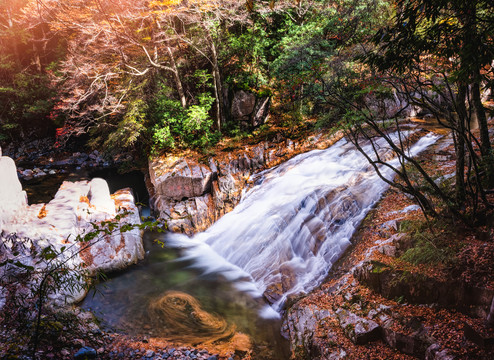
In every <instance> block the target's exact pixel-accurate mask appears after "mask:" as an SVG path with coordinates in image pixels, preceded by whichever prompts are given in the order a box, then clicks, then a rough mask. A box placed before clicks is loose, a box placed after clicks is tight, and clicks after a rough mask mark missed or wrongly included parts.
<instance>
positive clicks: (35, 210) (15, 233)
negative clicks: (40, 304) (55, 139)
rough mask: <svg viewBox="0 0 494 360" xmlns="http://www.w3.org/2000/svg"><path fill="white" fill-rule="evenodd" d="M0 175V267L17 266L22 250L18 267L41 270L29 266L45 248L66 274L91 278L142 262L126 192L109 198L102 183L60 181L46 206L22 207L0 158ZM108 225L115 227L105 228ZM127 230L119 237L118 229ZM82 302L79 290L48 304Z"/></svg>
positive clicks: (136, 220)
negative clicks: (8, 263)
mask: <svg viewBox="0 0 494 360" xmlns="http://www.w3.org/2000/svg"><path fill="white" fill-rule="evenodd" d="M0 171H2V172H1V173H2V176H1V177H0V220H1V229H0V230H2V232H1V233H0V242H1V245H2V249H3V250H4V251H3V252H2V253H1V254H0V262H2V261H6V260H8V259H11V260H14V261H17V258H18V253H19V251H18V250H17V249H20V248H22V249H23V256H22V262H23V263H24V265H27V266H34V264H36V266H37V267H38V268H39V269H42V267H43V263H39V262H37V260H35V257H36V256H37V255H36V253H39V252H40V251H43V249H46V248H48V247H50V248H51V249H53V250H54V251H55V253H57V254H59V255H57V258H58V260H59V261H62V262H63V263H64V266H66V267H67V268H73V269H77V268H83V269H85V270H87V271H88V272H89V274H93V275H94V274H96V273H97V272H100V271H113V270H119V269H123V268H125V267H126V266H128V265H130V264H133V263H136V262H137V261H138V260H140V259H143V258H144V248H143V244H142V237H141V230H140V229H139V228H138V227H137V225H139V224H140V217H139V212H138V209H137V207H136V205H135V203H134V198H133V195H132V191H131V190H130V189H124V190H120V191H117V192H116V193H115V194H113V195H110V192H109V190H108V184H107V183H106V181H105V180H103V179H93V180H92V181H76V182H70V181H65V182H63V183H62V185H61V186H60V189H59V190H58V192H57V193H56V195H55V196H54V198H53V200H51V201H50V202H49V203H47V204H35V205H31V206H28V205H27V198H26V195H25V192H24V191H22V187H21V184H20V183H19V180H18V179H17V175H16V167H15V164H14V162H13V160H12V159H10V158H7V157H2V158H0ZM117 214H119V215H120V216H119V217H118V218H117V217H116V215H117ZM109 223H111V224H115V225H116V226H113V225H110V226H108V224H109ZM127 224H132V225H133V226H126V228H127V231H120V227H119V225H127ZM96 228H100V229H101V230H100V231H99V232H98V233H96V234H95V236H92V235H91V236H87V235H88V234H90V233H91V232H93V231H94V230H95V229H96ZM26 239H30V240H29V244H31V245H29V246H27V247H26V246H24V245H23V244H26ZM5 271H10V270H9V269H7V268H6V267H3V268H0V276H2V273H3V272H5ZM4 275H5V274H4ZM9 276H12V274H10V275H9ZM14 276H15V274H14ZM81 285H83V284H81ZM84 296H85V290H84V287H83V286H81V287H77V286H76V287H74V288H72V289H61V291H60V292H59V293H57V294H53V297H52V298H53V300H54V301H60V302H64V301H69V302H70V301H74V302H76V301H80V300H82V298H83V297H84ZM0 298H1V294H0Z"/></svg>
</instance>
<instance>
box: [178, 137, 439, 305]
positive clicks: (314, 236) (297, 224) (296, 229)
mask: <svg viewBox="0 0 494 360" xmlns="http://www.w3.org/2000/svg"><path fill="white" fill-rule="evenodd" d="M436 140H437V136H435V135H432V134H428V135H426V136H424V137H423V138H421V139H420V140H419V141H418V142H417V143H416V144H415V145H413V146H412V147H411V149H410V155H411V156H415V155H417V154H418V153H419V152H421V151H422V150H424V149H425V148H427V147H428V146H429V145H431V144H432V143H434V142H435V141H436ZM377 145H378V147H380V148H381V150H382V151H383V152H386V151H389V149H387V148H386V146H385V142H384V141H382V142H381V143H378V144H377ZM364 150H367V151H368V153H370V152H371V151H372V149H371V147H370V145H368V146H366V147H365V146H364ZM389 163H390V164H392V165H394V166H397V165H398V160H397V159H393V160H390V161H389ZM383 173H384V174H385V175H386V176H388V177H390V178H391V177H392V175H393V174H392V172H391V171H390V170H389V169H387V170H385V169H383ZM256 179H257V180H256V185H255V186H254V187H253V188H252V189H251V190H249V191H248V192H247V193H246V194H245V196H244V197H243V199H242V201H241V202H240V204H239V205H238V206H237V207H236V208H235V209H234V210H233V211H232V212H230V213H228V214H226V215H225V216H223V217H222V218H221V219H220V220H218V221H217V222H216V223H215V224H213V226H211V227H210V228H209V229H208V230H207V231H205V232H202V233H199V234H197V235H195V236H194V237H192V238H188V237H186V236H184V235H178V234H174V235H171V236H170V237H169V238H168V243H169V244H172V245H174V246H180V247H186V248H187V250H186V254H187V257H188V258H192V259H194V260H195V263H196V265H197V266H198V267H202V268H204V269H205V270H206V271H220V272H222V273H223V274H224V275H225V276H227V277H228V278H230V279H232V280H236V281H237V284H238V287H239V288H242V289H244V290H246V291H251V292H253V293H255V294H258V295H260V294H264V295H265V296H266V297H267V298H268V299H269V300H270V301H271V302H272V303H273V307H274V308H277V307H279V306H280V305H281V304H282V303H283V302H284V300H285V299H286V296H287V295H289V294H293V293H299V292H306V291H309V290H310V289H312V288H314V287H315V286H317V285H319V284H320V283H321V281H322V280H323V279H324V277H325V276H326V274H327V272H328V270H329V269H330V268H331V266H332V264H333V263H334V262H335V261H336V260H337V259H338V258H339V256H340V255H341V254H342V253H343V251H345V249H346V248H347V247H348V246H349V245H350V238H351V236H352V234H353V232H354V231H355V229H356V228H357V226H358V224H359V223H360V222H361V220H362V219H363V218H364V217H365V215H366V214H367V212H368V211H369V210H370V209H371V208H372V206H373V205H374V204H375V203H376V202H377V201H378V200H379V198H380V197H381V194H382V193H383V192H384V190H386V188H387V187H388V186H387V184H386V183H385V182H384V181H382V180H381V179H379V177H378V175H377V174H376V173H375V171H374V170H373V169H372V167H371V166H370V165H369V163H368V162H367V160H366V159H365V158H364V156H363V155H362V154H360V153H359V152H358V151H357V150H356V149H355V147H354V146H353V144H351V143H350V142H348V141H347V140H345V139H342V140H340V141H339V142H337V143H336V144H335V145H333V146H332V147H330V148H328V149H326V150H314V151H311V152H308V153H305V154H302V155H299V156H296V157H294V158H293V159H291V160H289V161H287V162H285V163H284V164H282V165H280V166H278V167H276V168H274V169H270V170H267V171H265V172H263V173H260V174H258V175H257V176H256Z"/></svg>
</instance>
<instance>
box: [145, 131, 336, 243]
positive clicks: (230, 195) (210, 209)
mask: <svg viewBox="0 0 494 360" xmlns="http://www.w3.org/2000/svg"><path fill="white" fill-rule="evenodd" d="M341 137H342V134H341V133H337V134H335V135H332V136H327V135H322V134H319V135H315V136H311V137H309V138H308V139H306V140H304V141H302V142H297V141H292V140H290V139H284V138H281V137H279V138H277V139H276V140H275V141H272V142H267V141H265V142H261V143H259V144H257V145H252V146H245V147H244V148H243V149H238V150H235V151H231V152H227V153H224V154H220V155H218V156H215V157H211V158H209V159H208V160H207V161H206V163H201V162H199V161H198V160H197V156H191V157H173V156H168V157H157V158H154V159H152V160H151V161H150V162H149V179H148V181H147V185H148V190H149V193H150V205H151V207H152V209H153V210H154V211H155V212H156V213H157V214H158V216H159V217H160V218H161V219H163V220H165V221H166V222H167V223H168V227H169V229H170V230H172V231H174V232H183V233H187V234H192V233H194V232H197V231H203V230H205V229H207V228H208V227H209V226H210V225H211V224H212V223H213V222H215V221H216V220H217V219H218V218H220V217H221V216H222V215H224V214H225V213H227V212H229V211H231V210H232V209H233V208H234V207H235V205H237V204H238V202H239V201H240V199H241V195H242V191H243V190H244V189H246V188H247V187H248V186H249V184H252V183H253V182H255V179H254V177H253V176H252V175H254V174H256V173H257V172H259V171H261V170H263V169H266V168H271V167H273V166H276V165H278V164H280V163H281V162H283V161H286V160H287V159H289V158H290V157H292V156H294V155H297V154H299V153H302V152H306V151H308V150H312V149H317V148H319V149H322V148H327V147H328V146H330V145H331V144H333V143H334V142H336V141H337V140H339V139H340V138H341Z"/></svg>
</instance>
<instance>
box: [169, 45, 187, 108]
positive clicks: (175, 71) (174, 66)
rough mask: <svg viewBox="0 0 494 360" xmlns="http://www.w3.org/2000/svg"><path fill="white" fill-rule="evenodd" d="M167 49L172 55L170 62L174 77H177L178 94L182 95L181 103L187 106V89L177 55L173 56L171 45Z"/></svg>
mask: <svg viewBox="0 0 494 360" xmlns="http://www.w3.org/2000/svg"><path fill="white" fill-rule="evenodd" d="M166 51H167V52H168V55H169V56H170V62H171V65H172V69H173V77H174V78H175V85H176V86H177V91H178V96H179V97H180V104H182V107H183V108H185V107H186V106H187V99H186V97H185V91H184V88H183V86H182V80H181V79H180V73H179V72H178V67H177V63H176V61H175V56H173V51H172V49H171V48H170V47H169V46H167V47H166Z"/></svg>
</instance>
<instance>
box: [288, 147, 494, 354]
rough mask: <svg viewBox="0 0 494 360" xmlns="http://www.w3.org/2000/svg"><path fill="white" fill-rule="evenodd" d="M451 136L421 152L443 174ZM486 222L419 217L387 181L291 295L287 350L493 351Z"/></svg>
mask: <svg viewBox="0 0 494 360" xmlns="http://www.w3.org/2000/svg"><path fill="white" fill-rule="evenodd" d="M452 146H453V143H452V140H451V139H449V140H448V139H447V138H446V139H444V140H443V141H442V142H440V143H439V144H436V146H434V147H432V148H431V149H429V150H428V151H426V152H425V153H424V154H422V155H421V157H420V159H421V160H422V161H423V162H424V163H427V167H428V168H429V169H431V170H435V171H436V173H445V174H449V173H451V172H452V171H454V166H453V162H452V160H453V157H452V155H451V154H452V153H453V148H452ZM447 179H448V177H445V178H443V179H442V180H440V181H443V182H444V181H448V180H447ZM491 201H492V200H491ZM492 229H493V219H487V221H486V222H485V225H484V226H481V227H477V228H473V229H472V228H465V227H463V226H461V225H458V224H454V223H452V222H448V221H444V220H443V221H439V222H438V221H434V222H432V223H427V222H426V221H425V219H424V218H423V214H422V213H421V212H420V211H419V209H418V208H417V207H416V206H414V205H413V203H412V202H411V201H410V199H408V198H407V197H406V196H405V195H403V194H401V193H399V192H397V191H395V190H388V192H387V193H386V194H385V195H384V196H383V198H382V200H381V201H380V203H379V204H378V206H377V207H376V208H375V209H374V210H373V211H372V212H371V213H370V214H369V215H368V216H367V218H366V219H365V220H364V222H363V223H362V225H361V227H360V229H359V231H358V232H357V234H356V235H355V236H354V238H353V239H352V242H353V244H354V245H353V247H352V248H351V250H349V251H348V252H347V253H346V254H345V255H344V256H343V257H342V258H341V259H340V260H339V261H338V262H337V263H336V264H335V266H333V268H332V270H331V272H330V274H329V276H328V280H327V281H326V282H325V283H324V284H323V285H321V286H320V288H319V289H317V290H315V291H313V292H312V293H310V294H309V295H308V296H304V297H303V298H301V299H296V298H295V299H292V301H291V302H290V304H289V306H288V309H287V313H286V316H285V323H284V328H283V331H284V333H285V334H286V336H288V337H289V338H290V341H291V348H292V353H293V356H294V358H296V359H367V358H369V359H371V358H372V359H415V358H419V359H429V360H432V359H436V360H439V359H441V360H445V359H485V360H487V359H492V354H493V351H494V348H493V346H494V331H493V328H492V321H493V316H494V314H493V310H494V306H493V305H494V277H493V273H494V272H493V270H494V269H493V267H492V264H493V263H494V244H493V242H494V232H493V230H492Z"/></svg>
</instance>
